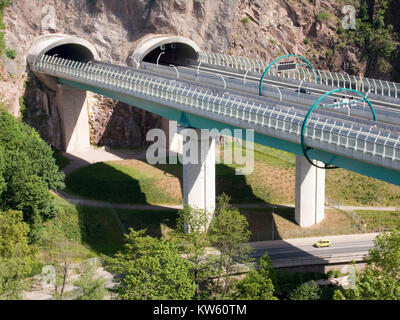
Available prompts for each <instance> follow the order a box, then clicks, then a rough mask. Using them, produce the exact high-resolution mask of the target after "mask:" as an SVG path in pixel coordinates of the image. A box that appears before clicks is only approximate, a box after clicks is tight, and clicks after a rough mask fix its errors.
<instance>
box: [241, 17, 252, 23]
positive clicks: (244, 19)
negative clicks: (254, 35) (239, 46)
mask: <svg viewBox="0 0 400 320" xmlns="http://www.w3.org/2000/svg"><path fill="white" fill-rule="evenodd" d="M240 22H241V23H243V24H248V23H249V22H250V19H249V17H247V16H245V17H243V18H242V19H240Z"/></svg>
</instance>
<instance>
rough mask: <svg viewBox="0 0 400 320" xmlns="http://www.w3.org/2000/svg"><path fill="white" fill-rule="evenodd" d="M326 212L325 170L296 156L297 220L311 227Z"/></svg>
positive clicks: (321, 164)
mask: <svg viewBox="0 0 400 320" xmlns="http://www.w3.org/2000/svg"><path fill="white" fill-rule="evenodd" d="M317 163H318V165H319V166H323V163H321V162H317ZM324 212H325V170H324V169H318V168H316V167H314V166H313V165H311V164H310V163H309V162H308V161H307V159H306V158H305V157H303V156H296V209H295V219H296V222H297V223H298V224H299V225H300V226H301V227H310V226H312V225H314V224H317V223H319V222H321V221H322V220H323V219H324V215H325V213H324Z"/></svg>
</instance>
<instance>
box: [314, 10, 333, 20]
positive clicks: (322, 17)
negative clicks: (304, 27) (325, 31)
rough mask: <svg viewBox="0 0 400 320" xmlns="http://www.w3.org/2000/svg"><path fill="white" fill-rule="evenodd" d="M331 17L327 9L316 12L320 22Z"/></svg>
mask: <svg viewBox="0 0 400 320" xmlns="http://www.w3.org/2000/svg"><path fill="white" fill-rule="evenodd" d="M330 17H331V15H330V14H329V13H328V12H326V11H320V12H318V13H317V14H316V16H315V18H316V19H317V20H318V21H319V22H324V21H328V20H329V18H330Z"/></svg>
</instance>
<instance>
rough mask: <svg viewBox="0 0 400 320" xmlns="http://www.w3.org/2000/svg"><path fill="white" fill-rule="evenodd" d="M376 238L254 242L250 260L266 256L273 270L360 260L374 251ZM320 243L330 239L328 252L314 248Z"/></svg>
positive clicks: (341, 237)
mask: <svg viewBox="0 0 400 320" xmlns="http://www.w3.org/2000/svg"><path fill="white" fill-rule="evenodd" d="M376 235H377V234H360V235H345V236H331V237H329V236H327V237H321V238H304V239H291V240H279V241H265V242H254V243H250V245H251V246H252V247H253V249H254V250H255V251H254V253H253V254H252V257H254V258H259V257H261V256H262V255H264V254H265V253H267V254H268V255H269V256H270V257H271V259H272V262H273V264H274V265H275V266H278V265H279V266H284V265H285V266H286V265H287V266H290V265H293V266H294V265H307V264H324V263H333V262H350V261H352V260H353V259H354V260H355V261H360V260H362V257H363V256H365V255H367V254H368V251H369V249H371V248H373V239H374V238H375V237H376ZM321 239H329V240H330V241H331V242H332V244H331V246H330V247H327V248H315V247H314V246H313V244H314V243H315V242H317V241H318V240H321Z"/></svg>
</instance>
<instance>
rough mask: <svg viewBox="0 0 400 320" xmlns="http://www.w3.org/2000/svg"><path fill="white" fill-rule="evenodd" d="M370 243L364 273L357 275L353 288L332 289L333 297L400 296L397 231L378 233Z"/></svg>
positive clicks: (399, 250)
mask: <svg viewBox="0 0 400 320" xmlns="http://www.w3.org/2000/svg"><path fill="white" fill-rule="evenodd" d="M374 244H375V246H374V248H373V249H371V250H370V251H369V254H368V263H367V267H366V268H365V271H364V273H363V274H361V275H357V279H356V286H355V288H353V289H348V290H344V291H342V292H335V295H334V298H335V299H342V300H344V299H348V300H399V299H400V282H399V280H400V230H399V229H397V230H393V231H391V232H390V233H389V232H386V233H382V234H380V235H379V236H378V237H377V238H376V239H375V241H374Z"/></svg>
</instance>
